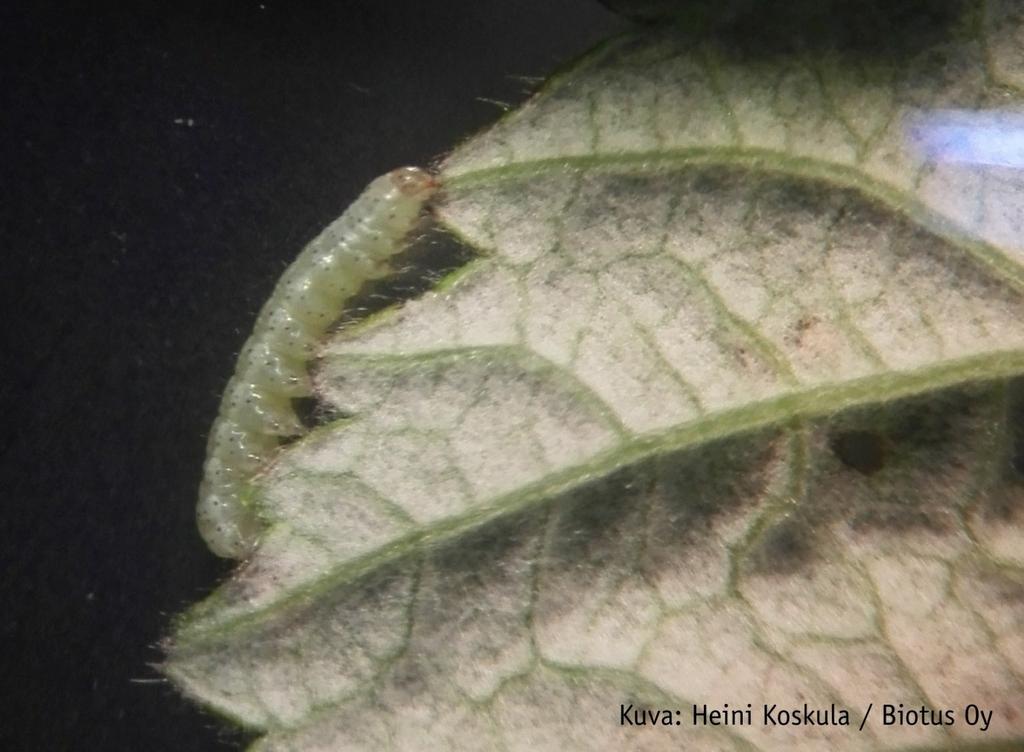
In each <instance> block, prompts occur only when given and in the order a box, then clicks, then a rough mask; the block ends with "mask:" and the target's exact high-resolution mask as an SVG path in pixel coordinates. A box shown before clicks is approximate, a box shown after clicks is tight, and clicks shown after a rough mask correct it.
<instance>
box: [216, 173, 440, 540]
mask: <svg viewBox="0 0 1024 752" xmlns="http://www.w3.org/2000/svg"><path fill="white" fill-rule="evenodd" d="M436 188H437V183H436V182H435V181H434V179H433V178H432V177H431V176H430V175H429V174H428V173H427V172H426V171H424V170H421V169H419V168H418V167H402V168H400V169H397V170H393V171H392V172H389V173H387V174H386V175H382V176H381V177H379V178H377V179H375V180H374V181H373V182H371V183H370V185H369V186H367V188H366V190H365V191H364V192H363V193H362V194H361V195H360V196H359V197H358V198H357V199H356V200H355V201H354V202H353V203H352V205H351V206H350V207H349V208H348V209H347V210H346V211H345V212H344V214H342V215H341V216H340V217H339V218H338V219H336V220H335V221H334V222H332V223H331V224H330V225H328V227H327V228H326V229H325V230H324V231H323V232H322V233H321V234H320V235H319V236H317V237H316V238H315V239H314V240H312V241H311V242H310V243H309V244H308V245H307V246H306V247H305V248H304V249H303V250H302V252H301V253H300V254H299V256H298V257H297V258H296V259H295V261H294V262H292V264H291V266H289V267H288V268H287V269H286V270H285V272H284V274H283V275H282V276H281V279H280V280H279V281H278V283H277V286H276V287H275V288H274V291H273V293H272V294H271V296H270V298H269V299H268V300H267V302H266V303H265V304H264V306H263V308H262V309H261V310H260V313H259V316H258V317H257V319H256V324H255V326H254V327H253V332H252V335H251V336H250V337H249V339H248V341H247V342H246V343H245V345H244V346H243V347H242V350H241V353H240V354H239V356H238V363H237V365H236V366H235V373H234V375H233V376H232V377H231V380H230V381H229V382H228V385H227V388H226V389H225V391H224V396H223V397H222V398H221V403H220V409H219V411H218V414H217V418H216V420H215V421H214V423H213V426H212V427H211V429H210V435H209V439H208V441H207V447H206V462H205V464H204V467H203V479H202V481H201V483H200V487H199V502H198V505H197V508H196V520H197V524H198V527H199V532H200V535H202V537H203V539H204V540H205V541H206V544H207V545H208V546H209V548H210V550H212V551H213V552H214V553H215V554H217V555H218V556H224V557H229V558H236V559H238V558H244V557H245V556H246V555H247V554H248V553H249V552H250V551H251V550H252V548H253V547H254V545H255V543H256V540H257V538H258V536H259V533H260V522H259V520H258V519H257V517H256V515H255V513H254V512H253V510H252V509H251V508H249V506H248V505H247V504H245V503H244V502H243V500H242V491H243V490H244V489H245V487H246V484H247V483H248V482H249V480H250V479H251V478H252V476H253V475H254V473H255V472H256V471H257V470H258V469H259V467H260V466H261V465H262V464H263V463H264V461H265V460H266V459H267V457H268V456H269V455H270V453H272V452H273V451H274V450H275V449H276V448H277V447H278V446H280V444H281V442H282V441H283V440H285V439H287V438H289V437H294V436H299V435H301V434H302V433H304V432H305V429H304V427H303V425H302V422H301V421H300V420H299V418H298V416H297V415H296V413H295V410H294V408H293V406H292V400H293V399H295V398H299V397H308V396H310V395H311V393H312V387H311V383H310V378H309V374H308V372H307V366H308V363H309V361H310V360H312V359H313V357H314V354H315V353H314V348H315V346H316V343H317V342H318V340H319V339H320V338H321V337H322V336H323V335H324V334H325V333H326V331H327V329H328V328H329V327H330V326H331V324H332V323H333V322H334V321H335V320H336V318H337V317H338V315H339V314H340V311H341V309H342V307H343V306H344V304H345V302H346V301H347V300H349V299H351V298H352V296H353V295H354V294H355V293H357V292H358V291H359V289H360V287H362V285H363V283H364V282H366V281H367V280H370V279H376V278H379V277H382V276H385V275H386V274H387V272H388V267H387V262H388V259H389V258H390V257H391V256H393V255H395V254H396V253H398V252H400V251H401V250H403V248H404V246H405V237H406V236H407V235H408V234H409V232H410V231H411V230H412V229H413V227H415V225H416V223H417V221H418V219H419V217H420V213H421V210H422V208H423V206H424V204H425V202H426V201H427V200H428V199H429V198H430V196H431V195H432V194H433V193H434V191H435V190H436Z"/></svg>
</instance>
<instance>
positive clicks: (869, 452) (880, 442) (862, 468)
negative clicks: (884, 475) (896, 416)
mask: <svg viewBox="0 0 1024 752" xmlns="http://www.w3.org/2000/svg"><path fill="white" fill-rule="evenodd" d="M829 446H830V447H831V449H832V452H833V453H834V454H835V455H836V457H838V458H839V461H840V462H842V463H843V464H844V465H846V466H847V467H849V468H851V469H853V470H856V471H857V472H859V473H863V474H864V475H872V474H874V473H877V472H878V471H879V470H881V469H882V468H883V467H885V459H886V451H885V440H884V439H883V438H882V436H880V435H879V434H877V433H875V432H874V431H843V432H842V433H839V434H836V435H834V436H833V437H832V438H831V440H830V441H829Z"/></svg>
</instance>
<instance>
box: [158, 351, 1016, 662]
mask: <svg viewBox="0 0 1024 752" xmlns="http://www.w3.org/2000/svg"><path fill="white" fill-rule="evenodd" d="M1022 373H1024V348H1020V349H1011V350H1005V351H999V352H995V353H986V354H984V355H977V356H971V357H968V358H959V359H956V360H949V361H945V362H942V363H939V364H934V365H931V366H928V367H927V368H922V369H916V370H913V371H900V372H888V373H883V374H873V375H870V376H864V377H861V378H858V379H854V380H850V381H846V382H843V383H840V384H830V385H826V386H816V387H811V388H804V389H794V390H791V391H789V392H785V393H782V394H779V395H776V396H774V397H771V398H769V399H766V400H761V401H758V402H750V403H747V404H745V405H743V406H742V407H737V408H732V409H729V410H722V411H719V412H717V413H714V414H711V415H708V416H702V417H699V418H696V419H694V420H692V421H689V422H687V423H684V424H680V425H677V426H673V427H672V428H669V429H667V430H665V431H661V432H658V433H654V434H644V435H642V436H637V437H633V438H629V439H627V440H625V441H622V442H621V443H619V444H617V445H616V446H614V447H612V448H611V449H608V450H605V451H603V452H600V453H598V454H595V455H593V456H592V457H590V458H589V459H588V460H587V461H586V462H583V463H580V464H577V465H573V466H571V467H568V468H565V469H563V470H560V471H558V472H555V473H552V474H550V475H548V476H545V477H544V478H541V479H540V480H537V481H534V482H533V483H530V484H528V485H526V486H523V487H522V488H519V489H516V490H515V491H512V492H510V493H508V494H504V495H502V496H498V497H496V498H495V499H493V500H492V501H491V502H490V503H488V504H486V505H483V506H479V507H476V508H474V509H472V510H470V511H468V512H466V513H464V514H461V515H457V516H454V517H448V518H445V519H443V520H440V521H438V522H437V523H434V524H431V525H426V526H424V527H422V528H421V529H419V530H416V531H413V532H411V533H408V534H406V535H404V536H402V537H400V538H397V539H395V540H393V541H391V542H390V543H388V544H387V545H385V546H383V547H381V548H379V549H377V550H375V551H372V552H369V553H367V554H364V555H362V556H359V557H357V558H354V559H349V560H346V561H344V562H342V563H340V564H339V565H338V566H336V567H334V568H333V569H330V570H328V571H327V572H326V573H325V574H324V575H323V576H321V577H319V578H317V579H316V580H314V581H313V582H312V583H311V584H310V585H309V586H307V587H299V588H294V589H291V590H288V591H286V593H285V594H284V595H283V596H281V597H280V598H278V599H277V600H275V601H273V602H271V603H269V604H267V605H265V606H263V607H261V608H259V609H257V610H254V611H252V612H248V613H243V614H239V615H237V616H233V617H231V618H229V619H226V620H224V621H221V622H219V623H216V624H214V625H213V626H209V627H200V628H198V629H197V628H196V627H195V626H194V621H196V620H200V621H204V620H206V619H208V618H209V617H208V616H207V617H205V618H204V616H203V615H202V613H201V611H208V608H209V606H208V605H207V606H206V608H204V603H200V604H198V605H197V606H196V607H194V608H195V609H196V610H197V611H200V613H194V612H193V614H192V616H190V614H189V613H186V614H185V615H184V616H183V618H182V621H181V622H180V624H179V626H178V629H177V631H176V638H177V639H176V644H175V646H174V650H175V652H181V651H183V650H185V651H187V649H188V648H190V647H191V648H201V647H202V646H203V645H204V644H207V643H213V642H216V641H217V638H219V637H221V636H230V637H231V638H232V639H234V640H237V639H238V637H239V635H240V633H244V631H246V630H251V629H258V628H259V627H260V626H261V625H263V624H265V623H267V622H269V621H271V620H273V619H274V618H275V617H276V616H277V615H278V614H279V613H280V612H287V611H288V609H289V607H290V606H292V605H293V604H297V603H298V601H300V600H306V601H307V602H312V601H314V600H315V599H316V597H317V596H318V595H320V594H322V593H325V592H329V591H331V590H334V589H335V588H337V587H339V586H341V585H343V584H344V583H346V582H353V581H357V580H359V579H360V578H362V577H364V576H366V575H368V574H370V573H372V572H373V571H376V570H378V569H379V568H381V567H383V566H384V565H387V564H389V563H394V562H396V561H399V560H401V559H403V558H405V557H406V556H409V555H414V554H416V553H417V552H419V551H420V550H422V548H423V547H424V546H427V545H430V546H436V545H438V544H440V543H442V542H444V541H448V540H452V539H456V538H458V537H461V536H462V535H464V534H466V533H467V532H469V531H470V530H472V529H474V528H477V527H480V526H483V525H485V524H488V523H490V522H492V521H494V520H497V519H499V518H501V517H503V516H505V515H511V514H515V513H518V512H522V511H524V510H526V509H529V508H530V507H534V506H539V505H541V504H544V503H545V502H548V501H553V500H555V499H557V497H558V495H559V494H561V493H563V492H564V491H566V490H569V489H571V488H574V487H576V486H578V485H579V484H581V483H582V482H583V481H584V480H589V479H594V478H599V477H606V476H607V475H609V474H610V473H613V472H615V471H616V470H619V469H621V468H623V467H627V466H629V465H631V464H635V463H637V462H640V461H642V460H644V459H646V458H649V457H651V456H653V455H656V454H659V453H666V452H672V451H679V450H683V449H687V448H689V447H694V446H699V445H702V444H705V443H708V442H711V441H715V440H720V439H724V438H727V437H729V436H733V435H737V434H742V433H752V432H754V431H757V430H759V429H764V428H769V427H771V426H775V425H779V424H781V423H783V422H785V421H790V420H793V419H806V418H815V417H821V416H824V415H828V414H832V413H837V412H840V411H844V410H848V409H850V408H853V407H858V406H863V405H868V404H877V403H882V402H887V401H891V400H896V399H905V398H909V397H914V396H918V395H922V394H926V393H929V392H934V391H938V390H941V389H944V388H949V387H954V386H957V385H959V384H964V383H978V382H985V381H997V380H1001V379H1005V378H1009V377H1013V376H1017V375H1020V374H1022ZM213 597H216V596H213ZM299 607H300V608H301V604H299ZM190 620H192V621H193V623H192V624H190Z"/></svg>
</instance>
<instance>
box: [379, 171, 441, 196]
mask: <svg viewBox="0 0 1024 752" xmlns="http://www.w3.org/2000/svg"><path fill="white" fill-rule="evenodd" d="M388 177H389V178H390V179H391V182H392V183H394V185H395V187H396V188H398V190H399V191H401V193H402V195H403V196H407V197H408V198H413V199H417V200H419V201H426V200H427V198H429V197H430V195H431V194H432V193H433V192H434V191H435V190H437V185H438V184H437V181H436V180H435V179H434V178H433V176H432V175H431V174H430V173H429V172H427V171H426V170H423V169H420V168H419V167H399V168H398V169H397V170H392V171H391V172H389V173H388Z"/></svg>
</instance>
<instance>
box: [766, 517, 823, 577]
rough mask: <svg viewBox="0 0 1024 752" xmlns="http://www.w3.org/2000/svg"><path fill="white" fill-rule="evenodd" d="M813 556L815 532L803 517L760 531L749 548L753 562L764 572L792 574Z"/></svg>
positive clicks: (790, 518) (788, 519) (791, 518)
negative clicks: (758, 536) (757, 537)
mask: <svg viewBox="0 0 1024 752" xmlns="http://www.w3.org/2000/svg"><path fill="white" fill-rule="evenodd" d="M813 557H814V532H813V530H811V528H810V526H809V525H808V524H807V523H806V522H804V521H803V520H801V519H797V518H793V517H787V518H785V519H783V520H781V521H779V522H776V523H774V524H772V525H771V526H770V527H768V528H767V529H765V530H764V532H762V533H761V535H760V538H759V539H758V540H757V541H756V543H755V544H754V546H753V547H752V548H751V551H750V563H751V565H752V567H753V568H754V570H755V571H757V572H760V573H763V574H789V573H791V572H794V571H796V570H797V569H799V568H801V567H802V566H804V565H805V564H807V563H808V562H810V561H811V560H812V559H813Z"/></svg>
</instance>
